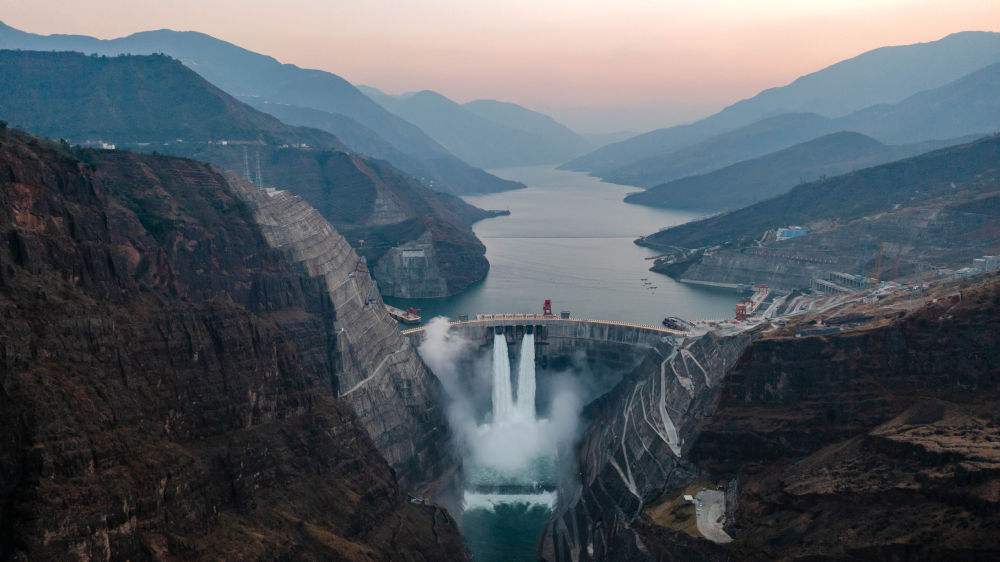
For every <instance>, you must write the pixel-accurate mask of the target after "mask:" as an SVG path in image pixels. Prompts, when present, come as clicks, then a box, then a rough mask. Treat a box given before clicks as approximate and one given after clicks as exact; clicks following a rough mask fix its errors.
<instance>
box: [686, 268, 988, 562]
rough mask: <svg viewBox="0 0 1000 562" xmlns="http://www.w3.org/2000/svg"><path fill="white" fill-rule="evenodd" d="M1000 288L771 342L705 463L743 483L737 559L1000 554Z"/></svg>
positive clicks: (725, 399) (750, 360)
mask: <svg viewBox="0 0 1000 562" xmlns="http://www.w3.org/2000/svg"><path fill="white" fill-rule="evenodd" d="M997 334H1000V281H998V280H996V279H993V280H990V281H988V282H986V284H984V285H980V286H976V287H971V288H967V289H963V290H962V297H961V302H959V303H958V304H955V302H954V301H953V300H952V299H950V298H949V299H939V300H937V302H932V303H929V304H928V305H927V306H925V307H923V308H920V309H917V310H915V311H913V312H912V313H909V314H907V315H905V316H904V317H902V318H900V319H897V320H896V321H894V322H891V323H888V324H884V325H880V326H876V327H873V328H868V329H860V330H855V331H849V332H843V333H840V334H835V335H825V336H811V337H802V338H788V337H768V338H763V339H761V340H760V341H757V342H755V343H754V344H753V345H752V346H751V347H750V348H749V350H748V352H747V353H746V354H745V356H744V357H743V359H742V361H741V362H740V364H739V365H738V366H737V367H736V368H734V369H733V370H732V371H731V372H730V374H729V377H728V379H727V380H726V383H725V389H724V390H723V393H722V400H721V406H720V407H719V409H718V411H716V413H715V414H714V415H713V416H712V417H711V418H709V419H706V420H704V421H703V422H702V423H701V424H700V426H701V427H700V428H699V432H698V433H699V437H698V440H697V442H696V443H694V446H693V447H692V451H691V458H692V460H693V461H694V462H696V463H697V464H698V465H699V466H701V467H703V468H705V469H708V470H710V471H711V472H712V473H713V474H714V475H716V476H717V477H718V478H720V479H721V478H730V477H737V478H738V490H739V492H738V505H739V507H738V509H737V510H736V511H735V513H734V514H733V517H732V519H731V521H730V526H729V528H730V530H731V533H732V535H733V537H734V542H733V543H731V544H730V545H728V548H729V550H730V551H731V552H732V554H733V556H734V557H736V558H739V559H752V560H765V559H766V560H790V559H802V558H809V557H813V558H864V559H876V558H877V559H899V560H902V559H907V560H924V559H926V560H931V559H937V560H943V559H966V560H973V559H975V560H980V559H981V560H986V559H992V558H996V557H997V555H998V554H1000V544H998V542H997V529H998V528H1000V516H998V513H1000V495H998V493H997V490H1000V433H998V430H997V427H998V420H997V414H996V404H997V401H998V399H1000V351H998V350H1000V341H998V339H997Z"/></svg>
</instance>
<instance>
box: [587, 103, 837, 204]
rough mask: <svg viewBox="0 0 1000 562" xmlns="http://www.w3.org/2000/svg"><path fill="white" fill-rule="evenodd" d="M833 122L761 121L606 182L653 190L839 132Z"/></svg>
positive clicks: (811, 116)
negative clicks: (654, 187) (688, 177)
mask: <svg viewBox="0 0 1000 562" xmlns="http://www.w3.org/2000/svg"><path fill="white" fill-rule="evenodd" d="M836 130H837V129H836V125H835V124H834V123H833V121H831V120H830V119H827V118H826V117H822V116H820V115H816V114H815V113H789V114H785V115H778V116H776V117H770V118H767V119H762V120H760V121H758V122H756V123H752V124H750V125H747V126H745V127H741V128H739V129H736V130H734V131H729V132H727V133H723V134H721V135H717V136H714V137H712V138H710V139H708V140H705V141H702V142H700V143H697V144H694V145H692V146H689V147H687V148H683V149H680V150H678V151H676V152H672V153H670V154H664V155H657V156H655V157H652V158H647V159H645V160H639V161H637V162H634V163H631V164H629V165H628V166H624V167H622V168H618V169H615V170H611V171H608V172H607V173H606V176H605V179H606V180H608V181H611V182H614V183H620V184H624V185H637V186H640V187H651V186H654V185H658V184H661V183H664V182H667V181H672V180H675V179H679V178H683V177H685V176H690V175H694V174H704V173H708V172H711V171H713V170H718V169H719V168H722V167H724V166H728V165H730V164H735V163H737V162H741V161H743V160H747V159H749V158H756V157H758V156H763V155H765V154H769V153H771V152H774V151H776V150H781V149H783V148H787V147H789V146H792V145H795V144H798V143H801V142H805V141H807V140H811V139H814V138H816V137H818V136H821V135H824V134H827V133H831V132H834V131H836Z"/></svg>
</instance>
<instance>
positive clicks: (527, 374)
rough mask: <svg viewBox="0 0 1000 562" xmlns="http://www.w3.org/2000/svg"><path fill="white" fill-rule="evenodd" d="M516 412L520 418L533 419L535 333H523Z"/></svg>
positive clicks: (518, 370) (518, 369) (518, 368)
mask: <svg viewBox="0 0 1000 562" xmlns="http://www.w3.org/2000/svg"><path fill="white" fill-rule="evenodd" d="M517 412H518V414H519V415H520V416H521V418H522V419H525V420H534V419H535V335H534V334H532V333H526V334H524V339H523V340H521V360H520V362H519V363H518V366H517Z"/></svg>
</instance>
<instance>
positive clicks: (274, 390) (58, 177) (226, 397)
mask: <svg viewBox="0 0 1000 562" xmlns="http://www.w3.org/2000/svg"><path fill="white" fill-rule="evenodd" d="M278 201H280V200H278ZM265 230H266V229H265ZM274 237H275V233H274V232H270V233H268V234H265V232H263V231H262V228H261V227H260V226H258V224H257V220H256V218H255V213H254V211H253V208H252V207H251V206H248V205H247V204H246V203H245V202H244V201H243V200H241V199H240V198H239V197H237V196H236V195H235V194H234V192H233V188H232V187H231V186H230V185H229V184H228V182H227V181H226V180H225V178H223V177H222V176H221V175H219V174H218V173H216V172H215V171H213V170H212V169H210V168H209V167H207V166H206V165H203V164H199V163H196V162H192V161H188V160H183V159H177V158H165V157H159V156H139V155H135V154H131V153H127V152H114V151H107V152H102V151H98V152H91V151H74V150H72V149H69V148H68V147H65V146H62V147H61V146H59V145H56V144H54V143H51V144H50V143H48V142H45V141H40V140H38V139H33V138H31V137H29V136H27V135H24V134H21V133H18V132H14V131H9V130H4V129H2V127H0V238H2V243H0V318H2V326H3V331H2V334H0V442H2V443H3V446H2V447H0V558H3V559H15V560H36V559H53V558H59V559H78V560H89V559H98V558H99V559H105V560H107V559H110V560H125V559H132V560H148V559H185V560H187V559H222V558H229V559H302V558H312V559H350V560H386V559H399V560H441V559H446V558H454V557H456V556H458V557H462V553H463V549H462V546H461V542H460V540H459V538H458V535H457V531H456V529H455V527H454V525H453V524H451V522H450V520H449V519H448V517H447V516H446V515H445V514H444V513H443V512H440V511H438V510H436V509H434V508H433V507H425V506H418V505H414V504H410V503H407V502H406V501H405V489H403V488H401V487H400V485H399V483H398V481H397V477H396V473H395V471H394V470H393V469H392V468H391V467H390V465H389V464H388V463H387V462H386V461H385V459H384V458H383V457H382V455H381V454H380V449H379V448H378V447H377V444H376V443H375V442H373V439H372V435H371V434H370V433H369V431H370V430H371V429H372V427H374V426H373V425H372V423H371V421H370V420H366V416H368V415H369V414H368V413H367V411H365V410H364V409H363V408H359V407H358V404H362V405H363V404H364V403H365V400H367V401H369V402H371V403H375V402H377V401H378V400H379V397H378V396H376V395H375V393H374V392H371V393H369V392H366V393H363V394H360V395H359V398H360V397H362V396H364V397H365V398H364V399H359V400H357V401H356V403H355V402H349V401H351V399H352V396H354V395H353V394H352V395H348V396H345V397H344V399H343V400H341V399H339V398H338V393H340V394H344V393H346V390H345V389H344V388H343V387H344V386H347V385H356V384H357V383H359V382H361V380H362V379H363V378H364V377H367V376H368V374H371V373H373V371H369V370H367V369H368V367H367V366H366V365H367V364H366V363H364V362H365V361H369V362H371V361H374V362H382V360H383V356H381V355H378V353H377V352H371V353H372V354H373V355H371V356H370V357H369V356H366V355H365V354H366V353H369V351H368V345H369V338H371V341H372V342H376V343H377V342H378V341H379V338H380V337H383V338H384V339H385V343H384V345H385V346H389V347H392V346H393V345H394V344H395V342H394V340H393V339H392V338H393V336H392V335H391V334H389V333H388V332H389V331H388V330H387V329H383V328H381V327H379V326H377V325H376V326H371V327H367V328H362V327H360V326H359V329H361V330H363V331H361V332H351V333H348V332H347V328H348V326H346V324H347V323H349V322H350V321H351V320H350V319H351V318H352V316H351V314H352V313H351V312H350V311H351V306H353V305H351V304H345V303H341V305H340V307H339V309H338V307H337V306H336V303H337V302H338V298H339V297H338V296H337V295H336V294H331V293H334V292H335V291H331V287H330V286H327V284H326V282H325V281H324V280H323V279H321V278H318V277H315V276H310V275H306V274H304V272H303V270H301V269H298V268H299V267H301V265H296V264H295V263H293V262H292V260H290V259H289V255H290V254H289V253H288V252H286V251H284V250H282V249H276V248H274V247H273V246H272V243H271V242H269V240H273V238H274ZM338 251H339V250H324V251H323V252H320V251H317V255H319V254H322V253H324V252H329V255H330V257H331V259H334V257H336V256H338V255H339V254H337V252H338ZM337 259H339V258H337ZM331 267H332V264H331ZM350 267H354V266H353V264H351V265H350ZM365 282H366V281H364V280H363V279H362V280H359V281H358V283H359V284H363V283H365ZM359 286H360V285H359ZM345 294H346V293H345ZM345 298H351V296H350V295H346V297H345ZM355 300H358V299H357V298H355ZM357 306H358V307H359V308H360V307H361V306H362V303H361V302H358V303H357ZM356 321H357V322H359V323H363V322H364V320H363V318H362V317H360V316H359V317H358V318H357V320H356ZM342 329H343V330H344V331H343V332H341V330H342ZM352 354H353V355H354V356H355V357H357V358H356V359H355V358H353V357H352V358H350V359H348V357H350V356H351V355H352ZM395 355H396V354H389V357H393V358H394V357H395ZM391 362H393V359H387V360H386V363H391ZM409 364H410V365H415V363H409ZM346 365H351V367H346ZM413 368H414V369H416V368H417V367H415V366H414V367H413ZM373 381H375V382H378V383H379V384H390V383H389V382H385V383H383V382H381V379H379V378H377V377H374V378H373ZM373 386H374V385H373ZM349 389H350V387H348V388H347V390H349ZM411 390H412V391H413V392H414V393H416V392H419V391H420V389H419V388H417V389H411ZM352 406H354V408H352ZM375 407H377V406H373V408H375ZM356 408H357V409H358V412H359V413H358V414H357V415H356V414H355V409H356ZM399 415H400V416H404V415H405V414H399ZM389 419H390V421H389V422H387V427H386V430H387V432H388V433H390V434H391V433H392V431H393V428H392V427H390V426H389V425H388V424H391V423H393V422H392V421H391V420H392V418H389ZM397 421H398V418H397ZM374 435H375V437H376V438H378V437H380V436H381V435H380V434H374ZM397 440H398V437H394V438H387V439H385V440H383V441H382V442H381V443H378V445H380V446H381V447H382V448H383V449H384V450H385V451H387V453H386V455H387V456H388V457H390V458H392V459H393V460H394V462H395V463H396V464H397V465H398V466H400V467H401V472H400V474H403V475H416V474H422V473H423V472H422V471H421V470H420V469H413V470H410V471H409V472H407V468H406V467H408V466H419V467H425V466H430V464H426V465H425V464H423V462H422V461H413V462H409V461H408V460H407V459H413V458H416V457H419V455H420V454H421V452H420V451H421V449H420V446H419V437H417V438H415V441H414V442H407V443H406V444H405V445H402V444H397V443H396V441H397ZM406 447H412V449H411V454H410V455H409V457H408V456H407V454H405V453H403V452H399V451H402V450H403V449H404V448H406ZM427 470H430V469H427ZM411 477H412V476H411Z"/></svg>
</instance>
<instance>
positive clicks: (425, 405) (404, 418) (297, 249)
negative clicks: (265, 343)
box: [231, 179, 450, 486]
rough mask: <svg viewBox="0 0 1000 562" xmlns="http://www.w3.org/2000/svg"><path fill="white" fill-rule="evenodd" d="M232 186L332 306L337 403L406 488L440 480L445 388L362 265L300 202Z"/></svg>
mask: <svg viewBox="0 0 1000 562" xmlns="http://www.w3.org/2000/svg"><path fill="white" fill-rule="evenodd" d="M231 181H232V183H233V185H234V186H236V187H237V193H238V194H239V196H240V197H242V198H243V199H244V200H245V201H247V202H248V203H249V205H250V207H251V209H252V210H253V213H254V216H255V219H256V222H257V223H259V224H260V225H261V229H262V231H263V234H264V237H265V239H266V240H267V243H268V244H269V245H270V246H271V247H272V248H275V249H277V250H280V251H281V252H283V253H284V254H285V255H286V256H288V258H289V259H290V261H292V262H293V263H295V264H296V266H297V267H298V268H299V269H300V270H301V271H302V272H303V273H304V274H305V275H307V276H308V277H309V278H310V279H312V280H317V281H319V283H318V284H319V286H320V287H321V290H322V291H324V292H325V293H326V295H327V297H328V299H329V303H330V305H331V306H332V309H333V310H332V312H333V314H332V318H331V319H330V325H329V328H328V329H329V330H331V331H332V333H333V337H334V338H335V344H334V345H327V342H316V344H317V346H319V345H320V344H322V345H324V346H326V347H325V349H326V352H327V353H328V354H330V355H331V356H332V357H331V359H332V362H333V370H332V372H331V384H332V386H333V388H334V389H335V392H336V394H337V396H338V397H339V398H341V399H342V400H344V401H345V402H347V403H348V404H349V405H350V406H351V409H352V410H353V411H354V413H355V414H356V415H357V417H358V421H359V422H360V423H361V424H362V426H363V427H364V428H365V429H366V430H367V431H368V434H369V435H370V436H371V438H372V440H374V442H375V444H376V446H377V447H378V448H379V450H380V451H381V452H382V454H383V455H384V456H385V457H386V459H387V460H388V461H389V463H390V464H391V465H392V466H393V467H394V468H396V470H397V471H398V472H399V475H400V478H401V480H402V481H403V482H404V483H406V484H407V485H410V486H416V485H418V484H420V483H421V482H425V481H427V480H431V479H434V478H436V477H437V476H440V475H441V473H442V472H443V471H445V470H446V469H447V467H448V466H449V464H450V459H449V456H448V453H447V452H446V451H445V450H444V448H443V447H441V445H442V444H443V443H444V442H445V441H446V439H447V424H446V423H445V420H444V416H443V411H442V410H441V408H440V407H439V406H438V404H440V403H441V401H440V400H439V397H440V393H441V392H442V390H441V387H440V383H439V382H438V381H437V379H436V378H434V376H433V375H431V374H430V372H429V371H428V370H427V368H426V367H425V366H424V364H423V362H422V361H421V360H420V358H419V356H418V355H417V353H416V350H415V349H414V348H413V347H411V346H410V345H409V340H407V339H406V338H405V337H403V336H402V334H400V332H399V329H398V328H397V324H396V321H395V320H393V319H392V317H390V316H389V314H388V312H386V310H385V307H384V306H383V304H382V298H381V297H380V296H379V291H378V287H377V286H376V284H375V281H374V280H373V279H372V278H371V276H370V275H369V272H368V269H367V268H366V267H365V266H364V265H363V264H362V263H361V259H360V258H359V257H358V255H357V254H356V253H355V252H354V250H352V249H351V246H350V244H348V243H347V241H346V240H345V239H344V237H343V236H341V235H340V234H338V233H337V231H336V230H334V229H333V228H332V227H331V226H330V224H329V223H328V222H326V220H324V219H323V217H322V216H320V214H319V213H318V212H317V211H316V210H315V209H313V208H312V207H310V206H309V204H308V203H306V202H305V201H304V200H303V199H302V198H301V197H298V196H296V195H293V194H291V193H289V192H287V191H273V190H271V191H260V190H258V189H256V188H255V187H253V186H251V185H248V184H245V183H240V182H239V180H235V179H231ZM279 324H281V325H286V324H289V325H294V324H295V322H294V319H291V320H279ZM299 329H301V328H299Z"/></svg>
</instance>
